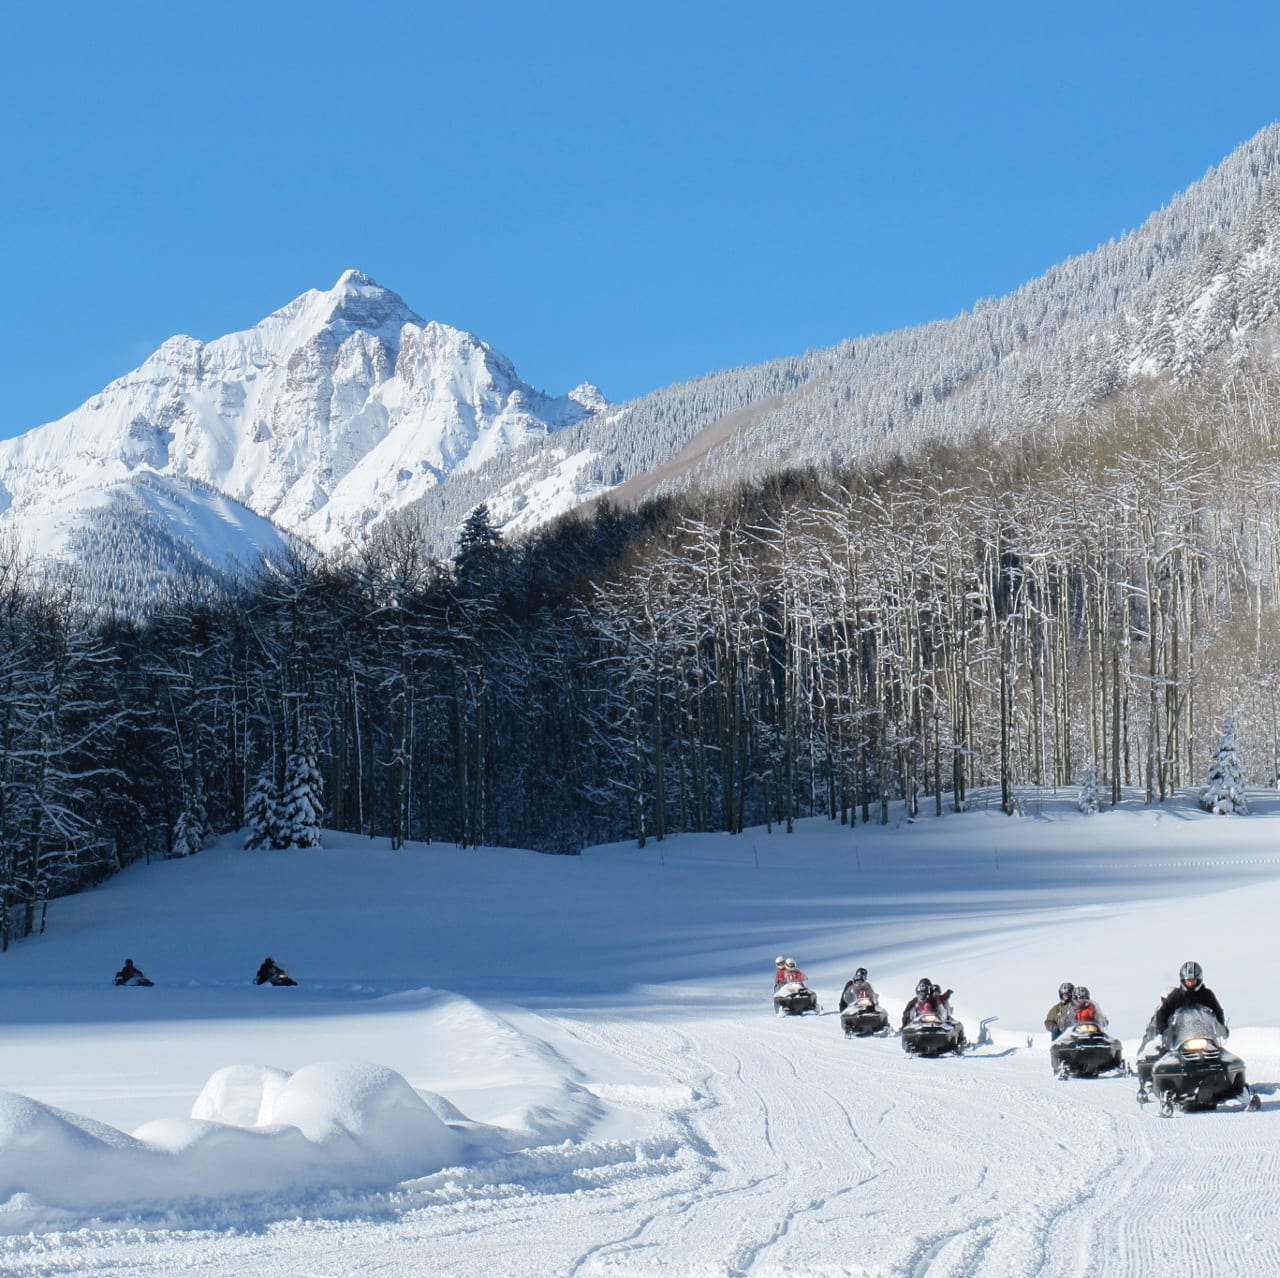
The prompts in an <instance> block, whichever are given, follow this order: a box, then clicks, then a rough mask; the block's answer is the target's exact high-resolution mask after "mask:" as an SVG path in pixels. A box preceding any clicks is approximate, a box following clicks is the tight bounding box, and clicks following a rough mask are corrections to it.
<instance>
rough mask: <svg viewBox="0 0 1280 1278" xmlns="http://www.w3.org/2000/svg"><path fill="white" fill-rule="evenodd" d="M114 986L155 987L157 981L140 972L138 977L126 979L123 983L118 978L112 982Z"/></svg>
mask: <svg viewBox="0 0 1280 1278" xmlns="http://www.w3.org/2000/svg"><path fill="white" fill-rule="evenodd" d="M112 984H113V985H154V984H155V981H153V980H151V978H150V977H147V976H143V975H142V973H141V972H139V973H138V975H137V976H130V977H126V978H125V979H124V980H123V981H122V980H121V979H120V978H119V977H118V976H117V977H116V979H115V980H114V981H112Z"/></svg>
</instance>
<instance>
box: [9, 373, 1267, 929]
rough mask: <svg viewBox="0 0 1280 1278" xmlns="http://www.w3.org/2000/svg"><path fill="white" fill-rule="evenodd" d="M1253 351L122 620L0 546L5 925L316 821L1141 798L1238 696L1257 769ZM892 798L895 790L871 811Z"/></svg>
mask: <svg viewBox="0 0 1280 1278" xmlns="http://www.w3.org/2000/svg"><path fill="white" fill-rule="evenodd" d="M1278 394H1280V384H1278V382H1277V378H1276V375H1275V373H1274V371H1273V369H1272V367H1271V365H1270V363H1269V362H1262V361H1258V362H1253V361H1243V362H1242V361H1240V360H1233V361H1231V362H1229V363H1228V362H1227V361H1225V360H1223V361H1221V362H1220V363H1213V364H1211V366H1210V367H1209V368H1207V369H1206V375H1205V376H1204V377H1203V378H1201V379H1199V380H1198V381H1197V382H1196V383H1195V384H1194V385H1192V384H1186V383H1181V384H1180V383H1177V382H1175V381H1172V380H1170V381H1168V382H1158V383H1153V384H1152V388H1151V389H1149V390H1148V391H1147V392H1145V393H1143V394H1141V395H1139V394H1137V393H1129V394H1124V395H1116V396H1113V397H1112V398H1111V399H1110V400H1109V401H1108V402H1107V403H1106V405H1105V406H1103V407H1101V408H1098V409H1096V410H1094V411H1092V412H1090V413H1087V414H1085V415H1082V416H1077V417H1076V418H1074V419H1070V420H1068V419H1066V418H1061V419H1058V420H1056V421H1055V422H1054V423H1052V425H1051V426H1050V427H1040V428H1036V429H1030V428H1029V429H1028V430H1027V431H1026V432H1024V433H1023V434H1022V435H1021V437H1020V439H1019V440H1018V441H1017V442H1016V443H1013V442H1010V441H1008V440H1002V439H1000V438H999V437H998V436H997V434H996V433H995V432H994V431H993V432H991V433H989V434H985V435H976V436H975V437H974V438H973V439H971V440H970V441H968V443H967V444H966V445H965V446H964V447H963V448H960V447H955V446H952V445H948V444H945V443H942V444H938V445H936V446H934V447H933V448H931V449H929V450H927V451H925V452H923V453H922V454H921V456H920V459H919V460H918V461H917V462H915V463H912V464H908V463H906V462H903V461H898V462H894V463H892V464H889V465H885V466H883V467H879V468H873V467H861V468H858V467H846V468H842V469H839V470H828V471H825V472H820V471H818V470H807V471H790V472H785V473H781V474H778V475H775V476H773V477H771V478H770V479H769V480H768V481H767V482H765V483H763V484H761V485H758V486H754V487H749V488H747V487H744V488H739V489H738V490H736V491H733V492H730V493H726V494H723V495H720V496H716V497H707V496H700V497H691V498H686V499H683V500H676V499H674V498H668V499H663V500H662V501H660V502H657V503H650V504H648V505H645V506H642V507H641V508H639V509H636V510H631V511H620V510H618V509H615V508H612V507H609V506H604V507H601V508H600V509H598V510H597V511H595V512H594V513H593V514H591V515H590V516H589V517H579V518H568V519H565V520H562V521H561V522H560V523H558V524H557V525H555V526H553V527H550V528H547V529H544V530H542V531H540V532H539V533H537V534H536V535H533V536H531V537H528V538H526V539H523V540H520V541H517V542H514V543H511V544H507V543H504V541H503V540H502V539H501V537H500V536H499V534H498V533H497V532H496V531H495V530H494V529H493V527H492V525H491V523H490V522H489V521H488V518H487V513H486V512H485V511H484V510H483V509H480V510H477V511H476V512H474V513H473V515H472V517H471V518H470V519H469V520H468V522H467V525H466V527H465V529H464V532H463V536H462V539H461V543H460V546H459V549H458V554H457V556H456V559H455V560H454V561H453V562H452V563H451V564H448V565H446V564H444V563H441V562H439V561H437V560H435V559H433V558H431V557H430V556H429V555H428V554H427V553H426V552H425V550H424V547H423V542H422V540H421V539H420V538H418V537H415V536H413V535H411V533H409V532H408V531H407V529H406V528H405V527H404V526H403V525H391V524H389V525H388V526H387V527H386V528H384V529H382V530H381V532H380V535H379V536H378V537H376V538H375V539H373V540H372V541H371V542H370V544H369V546H368V547H367V549H366V551H365V553H364V554H363V555H362V556H361V557H360V558H359V559H358V560H355V561H349V562H344V563H341V564H339V563H335V562H332V561H328V562H326V561H323V560H320V559H316V560H314V561H312V560H308V559H307V558H305V557H302V556H297V557H295V558H293V559H292V560H290V561H288V562H285V563H280V564H277V565H276V566H275V567H274V568H273V569H272V570H271V571H268V572H265V573H263V574H262V575H261V576H260V577H259V578H258V579H257V580H256V581H255V582H254V583H252V584H250V585H246V586H244V587H243V588H236V589H235V590H223V591H221V592H219V593H216V594H214V593H212V592H211V590H210V588H209V586H208V584H207V582H203V581H199V582H195V581H193V583H192V585H191V588H190V589H189V590H187V591H185V592H184V591H183V590H182V589H179V588H175V589H173V590H171V591H170V592H169V594H168V596H167V598H166V599H165V600H164V601H163V602H162V603H161V604H159V605H157V606H155V607H153V608H152V609H151V610H150V612H149V613H148V614H147V615H146V616H145V618H144V619H142V620H141V621H136V620H121V619H119V618H114V619H112V618H108V619H105V620H104V618H103V616H102V615H101V614H92V613H88V612H85V611H83V610H81V609H80V607H79V606H78V602H77V595H76V589H75V585H74V581H73V580H72V579H70V578H67V577H58V576H56V575H55V576H40V575H38V574H37V573H36V572H35V570H34V569H33V568H31V567H30V566H29V565H24V564H23V563H22V561H21V560H20V559H19V558H18V556H17V555H16V554H12V553H11V554H10V555H9V556H8V558H7V560H6V562H5V564H4V571H3V574H2V575H0V677H2V678H3V680H4V691H5V695H4V700H3V719H2V720H0V852H2V856H3V860H2V862H0V874H2V878H0V890H2V891H3V893H4V902H5V904H6V905H7V906H8V908H7V909H6V910H4V911H3V920H4V935H3V942H4V944H6V945H7V944H8V942H9V940H10V939H11V938H12V937H13V936H14V935H15V934H24V933H27V932H30V931H33V930H38V929H39V928H40V926H41V921H42V906H43V903H44V902H45V901H46V900H47V899H48V898H49V897H50V895H53V894H57V893H59V892H64V891H67V890H71V889H73V888H75V887H76V886H79V885H82V884H84V883H86V882H91V881H93V880H95V879H98V878H100V877H102V876H104V875H107V874H109V873H111V872H112V871H113V870H114V869H116V868H118V867H119V866H121V865H122V864H125V863H127V862H129V861H131V860H133V859H136V858H138V857H141V856H153V855H155V856H170V855H187V854H191V853H193V852H196V851H198V850H199V848H200V847H201V845H202V843H203V842H204V841H205V840H206V839H207V838H208V837H209V835H210V834H211V833H212V832H214V831H222V830H230V829H237V828H239V827H241V826H242V825H245V824H248V825H249V827H250V829H249V834H248V838H249V840H250V842H251V843H252V844H253V845H254V846H258V847H262V848H269V847H271V846H282V845H287V844H301V845H303V846H305V845H307V844H308V843H310V842H313V841H314V839H315V838H316V837H317V829H318V826H319V825H321V824H324V825H328V826H330V827H336V828H338V829H342V830H349V831H357V832H364V833H369V834H373V833H379V834H384V835H389V836H390V837H391V839H392V840H393V842H395V843H396V844H399V843H400V842H402V841H403V840H405V839H407V838H414V839H421V840H427V841H446V842H449V843H458V844H462V845H464V846H473V845H475V844H478V843H489V844H504V843H505V844H518V845H525V846H533V847H537V848H542V849H546V850H551V851H559V852H572V851H575V850H577V849H578V848H580V847H582V846H584V845H586V844H588V843H597V842H602V841H606V840H610V839H617V838H625V837H633V838H637V839H640V840H646V839H650V838H659V839H660V838H663V837H664V836H666V835H668V834H670V833H672V832H675V831H678V830H714V829H723V830H729V831H737V830H741V829H742V828H744V826H746V825H749V824H753V823H762V822H770V823H773V822H776V823H781V824H782V825H784V826H785V825H787V824H789V823H790V822H791V821H792V820H793V819H794V818H795V817H797V816H799V815H803V814H813V813H819V814H826V815H828V816H829V817H831V818H832V819H837V820H842V821H855V820H862V821H867V820H871V821H884V820H887V819H889V818H890V804H892V803H898V802H901V801H905V803H906V805H907V809H908V810H910V809H913V808H915V807H917V806H919V805H925V806H926V809H927V810H929V811H933V812H946V811H947V810H949V809H950V808H951V807H954V806H957V805H960V804H962V803H963V802H964V796H965V793H966V791H967V789H968V788H970V787H971V786H974V785H977V784H995V785H999V786H1000V787H1001V788H1002V794H1003V797H1004V803H1005V806H1006V807H1007V808H1008V809H1009V810H1011V811H1012V810H1014V809H1016V807H1017V806H1018V804H1019V802H1020V789H1021V787H1025V786H1053V785H1058V786H1063V785H1073V784H1076V783H1078V782H1079V781H1080V780H1081V778H1082V777H1083V776H1085V775H1086V773H1088V772H1092V771H1096V772H1097V774H1098V775H1099V777H1100V780H1101V783H1102V787H1103V791H1104V794H1105V793H1106V790H1107V788H1108V787H1118V786H1119V785H1121V784H1125V785H1138V786H1141V787H1145V790H1146V793H1147V795H1148V797H1149V799H1150V800H1152V801H1158V800H1159V799H1160V798H1161V797H1163V796H1165V795H1167V794H1168V793H1170V791H1171V790H1172V789H1173V788H1174V787H1176V786H1180V785H1189V784H1197V783H1202V782H1203V780H1204V777H1205V771H1206V768H1207V765H1208V761H1209V758H1210V755H1211V754H1212V751H1213V749H1214V746H1215V744H1216V742H1217V740H1218V737H1219V732H1220V725H1221V721H1222V719H1223V718H1224V717H1225V716H1226V715H1227V714H1233V715H1234V717H1235V727H1236V732H1237V735H1238V737H1239V740H1240V742H1241V745H1242V748H1243V750H1244V754H1245V759H1246V763H1247V767H1248V769H1249V774H1250V778H1249V779H1250V780H1251V781H1252V782H1254V783H1268V784H1270V783H1274V781H1275V774H1276V759H1277V742H1278V740H1280V702H1278V700H1277V684H1276V676H1275V671H1276V670H1277V668H1278V667H1280V653H1278V652H1277V640H1276V627H1275V611H1274V605H1275V583H1276V581H1277V573H1278V571H1280V565H1278V564H1277V556H1278V554H1280V459H1278V458H1277V455H1276V451H1275V446H1274V434H1273V427H1272V425H1271V422H1272V417H1273V412H1274V406H1275V404H1276V403H1277V395H1278ZM901 810H902V809H901V808H899V809H898V811H899V812H900V811H901Z"/></svg>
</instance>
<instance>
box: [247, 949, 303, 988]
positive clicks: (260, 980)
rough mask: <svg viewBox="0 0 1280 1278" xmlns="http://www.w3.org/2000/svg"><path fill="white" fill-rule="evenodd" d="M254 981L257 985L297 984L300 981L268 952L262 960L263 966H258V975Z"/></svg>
mask: <svg viewBox="0 0 1280 1278" xmlns="http://www.w3.org/2000/svg"><path fill="white" fill-rule="evenodd" d="M253 983H254V984H255V985H297V983H298V982H297V981H295V980H294V979H293V977H292V976H290V975H289V973H288V972H286V971H285V970H284V968H282V967H281V966H280V964H279V963H277V962H276V961H275V959H273V958H272V957H271V955H270V954H268V955H267V957H266V958H264V959H263V960H262V966H261V967H259V968H258V975H257V976H255V977H254V978H253Z"/></svg>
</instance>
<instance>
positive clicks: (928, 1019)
mask: <svg viewBox="0 0 1280 1278" xmlns="http://www.w3.org/2000/svg"><path fill="white" fill-rule="evenodd" d="M920 1019H921V1020H922V1021H923V1022H924V1023H925V1024H926V1025H937V1024H938V1023H939V1022H938V1018H937V1017H936V1016H934V1015H933V1013H932V1012H931V1013H929V1015H928V1016H922V1017H921V1018H920Z"/></svg>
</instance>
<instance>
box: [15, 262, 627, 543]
mask: <svg viewBox="0 0 1280 1278" xmlns="http://www.w3.org/2000/svg"><path fill="white" fill-rule="evenodd" d="M606 403H607V401H605V400H604V398H603V396H601V395H600V393H599V391H597V390H596V389H595V387H593V386H590V385H589V384H585V383H584V384H583V385H582V386H579V387H577V388H576V389H575V390H573V391H572V392H570V393H569V394H567V395H563V396H560V397H559V398H552V397H551V396H549V395H546V394H544V393H543V392H542V391H539V390H536V389H535V388H534V387H532V386H531V385H529V384H528V383H527V382H524V381H522V380H521V379H520V378H519V376H518V375H517V374H516V371H515V368H514V367H513V366H512V364H511V361H510V360H509V359H507V357H506V356H505V355H503V354H501V353H500V352H499V351H497V350H495V349H494V348H493V347H492V346H489V345H488V344H487V343H486V342H483V341H481V340H480V338H478V337H476V336H474V335H473V334H471V333H466V332H463V331H462V330H460V329H456V328H451V327H449V326H448V325H446V324H440V323H437V322H435V321H424V320H423V319H422V318H421V317H420V316H419V315H417V314H416V313H415V312H414V311H413V310H411V309H410V308H409V307H408V305H406V303H405V302H404V300H403V299H402V298H401V297H400V296H399V295H398V294H396V293H393V292H391V290H390V289H386V288H383V287H382V286H381V285H379V284H378V283H376V282H375V281H374V280H372V279H370V278H369V276H367V275H364V274H362V273H361V272H359V271H354V270H349V271H345V272H344V273H343V274H342V275H341V276H340V277H339V279H338V281H337V283H335V284H334V286H333V287H332V288H331V289H328V290H326V291H319V290H311V291H309V292H306V293H304V294H302V296H301V297H298V298H296V299H295V300H294V301H292V302H290V303H289V304H288V305H287V306H284V307H282V308H281V309H280V310H278V311H275V312H273V313H272V314H271V315H268V316H267V318H266V319H264V320H263V321H262V322H261V323H259V324H257V325H256V326H255V327H253V328H251V329H247V330H246V331H244V332H240V333H232V334H229V335H228V336H226V337H220V338H218V339H217V340H215V341H211V342H201V341H198V340H197V339H195V338H193V337H187V336H178V337H172V338H170V339H169V340H168V341H166V342H165V343H163V345H161V346H160V348H159V349H158V350H157V351H156V352H155V353H154V354H152V355H151V356H150V358H148V359H147V360H146V361H145V363H143V364H142V365H141V366H140V367H139V368H137V369H135V370H134V371H133V372H131V373H128V374H126V375H125V376H124V377H122V378H120V379H119V380H117V381H115V382H112V383H111V384H110V385H109V386H107V387H106V388H105V389H104V390H103V391H102V392H101V393H100V394H98V395H95V396H94V397H93V398H92V399H90V400H88V401H87V402H86V403H84V404H82V405H81V406H80V407H79V408H78V409H76V410H75V411H74V412H72V413H69V414H68V415H67V416H66V417H63V418H60V419H59V420H58V421H55V422H51V423H49V424H48V425H45V426H40V427H37V428H36V429H35V430H32V431H29V432H28V433H27V434H25V435H23V436H21V437H19V438H18V439H14V440H6V441H0V516H2V517H3V518H4V519H5V520H7V521H9V522H12V523H16V524H18V525H19V527H20V528H22V527H26V526H28V525H30V526H34V524H31V521H30V520H29V519H28V518H27V517H28V516H35V515H38V514H40V513H41V512H43V511H46V510H47V509H48V508H49V507H50V506H51V505H53V504H54V503H55V502H56V503H57V504H59V505H60V506H62V507H65V506H66V504H67V503H68V502H69V501H72V502H73V499H74V497H75V495H76V494H81V493H83V494H88V493H90V492H91V491H92V492H93V493H95V494H96V496H95V497H94V502H93V504H100V502H101V492H102V490H104V489H108V490H109V489H112V488H115V487H117V486H120V485H130V484H133V483H134V482H135V481H139V480H141V479H142V478H143V477H148V482H149V483H151V484H152V486H154V478H153V477H156V476H159V477H162V478H164V479H169V480H183V481H196V482H197V483H198V484H199V485H204V486H207V487H208V488H210V489H214V490H217V491H218V492H220V493H223V494H226V495H228V496H230V497H232V498H234V499H235V500H236V501H237V502H240V503H242V504H243V505H244V506H247V507H248V508H249V510H251V511H253V512H255V513H256V514H258V515H260V516H264V517H265V518H267V519H270V520H272V521H273V522H274V523H276V524H278V525H279V526H280V527H282V528H284V529H286V530H288V531H289V532H291V533H294V534H296V535H298V536H300V537H303V538H305V539H306V540H307V541H310V542H311V543H313V544H314V545H316V546H318V547H320V548H321V549H324V550H334V549H338V548H341V547H342V546H344V545H347V544H351V543H353V542H356V541H358V540H359V539H360V538H361V537H362V536H363V534H364V533H365V532H366V531H367V530H368V529H369V528H371V527H372V526H373V525H374V524H375V523H377V522H378V521H379V519H381V518H382V517H383V516H385V515H386V514H388V513H389V512H391V511H392V510H395V509H398V508H400V507H401V506H403V505H405V504H406V503H408V502H410V501H413V500H415V499H417V498H420V497H422V496H423V495H424V494H426V493H427V492H428V491H429V490H430V489H432V488H433V487H435V486H436V485H437V484H439V483H440V482H441V480H443V479H444V478H445V477H446V476H448V475H449V474H451V473H452V472H454V471H456V470H459V469H465V468H469V467H474V466H476V465H478V464H480V463H482V462H485V461H489V460H491V459H492V458H494V457H495V456H496V455H498V454H499V453H501V452H503V451H504V450H506V449H509V448H511V447H513V446H515V445H517V444H523V443H526V442H528V441H530V440H532V439H536V438H539V437H544V436H546V435H548V434H550V433H551V432H554V431H557V430H559V429H561V428H563V427H565V426H570V425H575V424H578V423H581V422H583V421H585V420H586V419H587V418H589V417H591V416H592V415H593V414H594V413H596V412H598V411H600V409H601V408H602V407H604V406H605V405H606ZM73 504H74V502H73ZM60 522H63V523H65V522H66V521H60ZM71 522H72V523H74V522H75V521H74V520H72V521H71ZM46 523H47V521H46ZM39 540H40V542H41V544H39V545H38V546H37V549H39V550H43V551H57V550H59V549H61V548H62V547H61V546H60V545H58V544H57V543H56V542H53V543H48V542H47V541H46V539H45V538H43V537H41V538H39Z"/></svg>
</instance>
